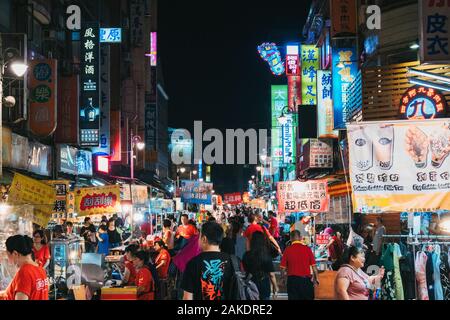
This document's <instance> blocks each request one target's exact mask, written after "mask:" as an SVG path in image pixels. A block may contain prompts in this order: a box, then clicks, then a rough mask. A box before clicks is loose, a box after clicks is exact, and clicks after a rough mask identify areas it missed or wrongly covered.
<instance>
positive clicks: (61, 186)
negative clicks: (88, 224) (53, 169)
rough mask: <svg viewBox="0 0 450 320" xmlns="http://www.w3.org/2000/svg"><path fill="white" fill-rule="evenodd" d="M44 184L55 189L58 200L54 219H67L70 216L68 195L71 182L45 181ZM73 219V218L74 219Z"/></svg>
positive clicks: (53, 215) (54, 207) (56, 200)
mask: <svg viewBox="0 0 450 320" xmlns="http://www.w3.org/2000/svg"><path fill="white" fill-rule="evenodd" d="M43 182H44V183H46V184H48V185H49V186H52V187H53V188H55V191H56V199H55V205H54V206H53V210H52V218H53V219H67V218H68V217H69V216H68V214H67V213H68V206H67V204H68V199H67V198H68V195H69V190H70V181H69V180H45V181H43ZM72 218H73V217H72Z"/></svg>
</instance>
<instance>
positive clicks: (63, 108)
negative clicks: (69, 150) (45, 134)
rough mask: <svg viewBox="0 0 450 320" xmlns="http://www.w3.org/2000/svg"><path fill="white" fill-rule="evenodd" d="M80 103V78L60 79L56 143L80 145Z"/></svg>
mask: <svg viewBox="0 0 450 320" xmlns="http://www.w3.org/2000/svg"><path fill="white" fill-rule="evenodd" d="M78 101H79V94H78V76H71V77H60V78H59V81H58V126H57V127H56V134H55V141H56V143H71V144H78Z"/></svg>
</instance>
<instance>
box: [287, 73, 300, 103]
mask: <svg viewBox="0 0 450 320" xmlns="http://www.w3.org/2000/svg"><path fill="white" fill-rule="evenodd" d="M300 104H302V77H300V76H295V77H294V76H290V77H288V105H289V111H290V112H297V106H298V105H300Z"/></svg>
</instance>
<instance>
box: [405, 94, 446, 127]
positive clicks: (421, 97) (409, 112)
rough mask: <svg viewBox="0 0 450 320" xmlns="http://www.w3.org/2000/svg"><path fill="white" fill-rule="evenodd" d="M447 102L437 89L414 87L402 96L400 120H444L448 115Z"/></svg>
mask: <svg viewBox="0 0 450 320" xmlns="http://www.w3.org/2000/svg"><path fill="white" fill-rule="evenodd" d="M446 109H447V100H446V99H445V97H444V96H443V95H442V93H441V92H440V91H438V90H436V89H433V88H428V87H423V86H414V87H412V88H409V89H408V90H407V91H406V92H405V94H404V95H403V96H402V99H401V102H400V111H399V113H400V118H402V119H408V120H423V119H434V118H442V117H445V116H446V113H447V110H446Z"/></svg>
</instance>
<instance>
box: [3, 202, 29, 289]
mask: <svg viewBox="0 0 450 320" xmlns="http://www.w3.org/2000/svg"><path fill="white" fill-rule="evenodd" d="M32 220H33V207H32V206H29V205H22V206H8V205H6V204H3V203H2V204H0V290H4V289H6V287H7V286H8V285H9V283H10V282H11V280H12V278H13V277H14V275H15V273H16V271H17V267H16V266H15V265H12V264H11V263H9V261H8V256H7V253H6V239H8V238H9V237H10V236H13V235H16V234H23V235H28V236H30V237H31V236H32V233H33V223H32Z"/></svg>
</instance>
